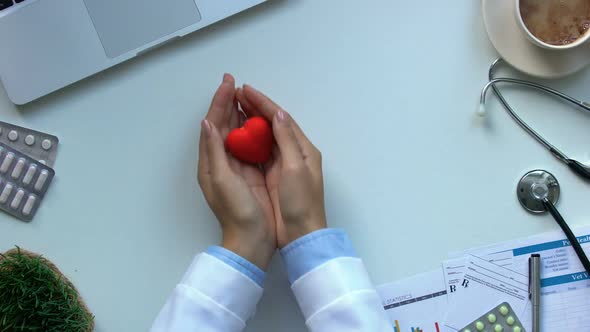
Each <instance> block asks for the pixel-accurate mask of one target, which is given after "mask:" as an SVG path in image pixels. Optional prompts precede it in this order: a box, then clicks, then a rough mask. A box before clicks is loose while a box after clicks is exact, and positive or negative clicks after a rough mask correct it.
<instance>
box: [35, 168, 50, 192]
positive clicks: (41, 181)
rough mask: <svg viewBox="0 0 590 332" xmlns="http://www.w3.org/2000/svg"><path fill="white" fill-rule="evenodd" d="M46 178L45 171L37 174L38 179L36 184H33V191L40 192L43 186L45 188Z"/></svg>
mask: <svg viewBox="0 0 590 332" xmlns="http://www.w3.org/2000/svg"><path fill="white" fill-rule="evenodd" d="M48 177H49V172H48V171H47V170H46V169H44V170H42V171H41V174H39V177H38V178H37V182H35V190H37V191H41V189H43V186H45V181H47V178H48Z"/></svg>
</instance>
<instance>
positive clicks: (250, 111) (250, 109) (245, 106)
mask: <svg viewBox="0 0 590 332" xmlns="http://www.w3.org/2000/svg"><path fill="white" fill-rule="evenodd" d="M236 99H237V100H238V102H240V106H242V110H243V111H244V112H245V113H246V115H247V116H248V117H253V116H262V117H264V116H263V115H262V113H260V112H259V111H258V110H257V109H256V108H255V107H254V106H253V105H252V103H250V101H249V100H248V99H247V98H246V96H245V95H244V89H242V88H238V89H237V90H236Z"/></svg>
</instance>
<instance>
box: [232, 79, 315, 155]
mask: <svg viewBox="0 0 590 332" xmlns="http://www.w3.org/2000/svg"><path fill="white" fill-rule="evenodd" d="M238 90H239V92H238V94H237V96H238V100H240V104H241V105H242V107H243V109H244V111H246V109H248V111H246V112H247V113H252V114H255V113H256V112H257V113H258V115H262V116H263V117H265V118H266V119H267V120H269V121H272V120H273V118H274V116H275V115H276V114H277V113H278V112H279V111H280V110H283V109H282V108H281V107H280V106H279V105H278V104H277V103H275V102H274V101H272V99H270V98H268V97H267V96H265V95H264V94H263V93H262V92H260V91H258V90H256V89H255V88H253V87H252V86H250V85H244V88H243V89H238ZM283 111H284V110H283ZM248 115H249V116H251V114H248ZM287 116H289V117H290V115H288V114H287ZM290 121H291V123H292V129H293V131H294V132H295V136H296V137H297V140H298V141H299V144H300V145H301V148H302V149H303V151H304V153H306V154H307V153H309V154H311V153H312V152H313V151H315V150H317V149H316V148H315V146H314V145H313V144H312V143H311V141H310V140H309V139H308V138H307V136H305V133H304V132H303V130H301V128H300V127H299V125H298V124H297V122H296V121H295V120H293V118H292V117H290Z"/></svg>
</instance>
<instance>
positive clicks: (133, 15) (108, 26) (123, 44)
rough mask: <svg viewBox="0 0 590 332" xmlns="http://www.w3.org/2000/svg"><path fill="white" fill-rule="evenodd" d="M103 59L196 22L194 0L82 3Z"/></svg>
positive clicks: (198, 15) (128, 0)
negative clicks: (88, 14) (97, 37)
mask: <svg viewBox="0 0 590 332" xmlns="http://www.w3.org/2000/svg"><path fill="white" fill-rule="evenodd" d="M84 2H85V3H86V7H87V8H88V12H89V13H90V17H92V22H93V23H94V27H95V28H96V30H97V31H98V36H99V37H100V40H101V42H102V45H103V46H104V49H105V51H106V53H107V56H109V57H111V58H114V57H117V56H119V55H122V54H124V53H126V52H129V51H132V50H134V49H136V48H138V47H141V46H144V45H145V44H147V43H149V42H152V41H154V40H156V39H159V38H162V37H164V36H166V35H169V34H171V33H174V32H176V31H178V30H180V29H182V28H186V27H188V26H189V25H192V24H194V23H197V22H199V21H200V20H201V15H200V14H199V10H198V9H197V5H196V3H195V1H194V0H164V1H162V0H84Z"/></svg>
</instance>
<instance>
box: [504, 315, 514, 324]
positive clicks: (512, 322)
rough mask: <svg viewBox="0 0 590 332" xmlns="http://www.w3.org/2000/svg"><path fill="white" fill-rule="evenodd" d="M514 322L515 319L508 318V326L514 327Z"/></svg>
mask: <svg viewBox="0 0 590 332" xmlns="http://www.w3.org/2000/svg"><path fill="white" fill-rule="evenodd" d="M514 322H515V320H514V317H512V316H508V318H506V324H508V325H510V326H512V325H514Z"/></svg>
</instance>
